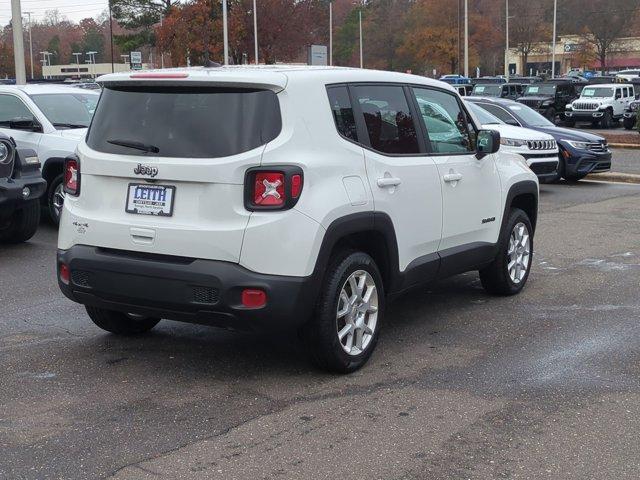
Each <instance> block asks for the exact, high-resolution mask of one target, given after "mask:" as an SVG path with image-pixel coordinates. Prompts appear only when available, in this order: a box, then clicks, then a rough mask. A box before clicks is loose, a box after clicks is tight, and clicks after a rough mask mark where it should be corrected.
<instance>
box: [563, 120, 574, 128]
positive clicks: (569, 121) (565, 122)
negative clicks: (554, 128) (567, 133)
mask: <svg viewBox="0 0 640 480" xmlns="http://www.w3.org/2000/svg"><path fill="white" fill-rule="evenodd" d="M564 124H565V126H566V127H569V128H573V127H575V126H576V121H575V120H565V121H564Z"/></svg>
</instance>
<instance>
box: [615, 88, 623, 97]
mask: <svg viewBox="0 0 640 480" xmlns="http://www.w3.org/2000/svg"><path fill="white" fill-rule="evenodd" d="M616 98H622V93H621V89H619V88H616Z"/></svg>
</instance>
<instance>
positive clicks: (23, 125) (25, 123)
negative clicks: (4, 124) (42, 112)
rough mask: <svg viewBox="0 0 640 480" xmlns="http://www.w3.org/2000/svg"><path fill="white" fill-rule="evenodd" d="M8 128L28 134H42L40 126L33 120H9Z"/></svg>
mask: <svg viewBox="0 0 640 480" xmlns="http://www.w3.org/2000/svg"><path fill="white" fill-rule="evenodd" d="M9 128H10V129H12V130H25V131H28V132H42V125H40V122H38V121H37V120H36V119H35V118H28V117H17V118H12V119H11V120H9Z"/></svg>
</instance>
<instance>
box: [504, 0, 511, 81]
mask: <svg viewBox="0 0 640 480" xmlns="http://www.w3.org/2000/svg"><path fill="white" fill-rule="evenodd" d="M506 2H507V4H506V8H505V12H506V13H505V17H506V18H505V22H506V24H507V25H506V28H505V35H504V38H505V46H504V76H505V78H506V79H507V81H509V74H510V73H511V72H509V0H506Z"/></svg>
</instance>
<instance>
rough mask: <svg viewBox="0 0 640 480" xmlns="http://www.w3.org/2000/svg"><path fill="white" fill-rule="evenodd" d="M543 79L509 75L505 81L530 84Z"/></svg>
mask: <svg viewBox="0 0 640 480" xmlns="http://www.w3.org/2000/svg"><path fill="white" fill-rule="evenodd" d="M543 80H544V79H543V78H542V77H511V78H510V79H509V81H508V82H507V83H521V84H523V85H524V84H526V85H530V84H532V83H539V82H542V81H543Z"/></svg>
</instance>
